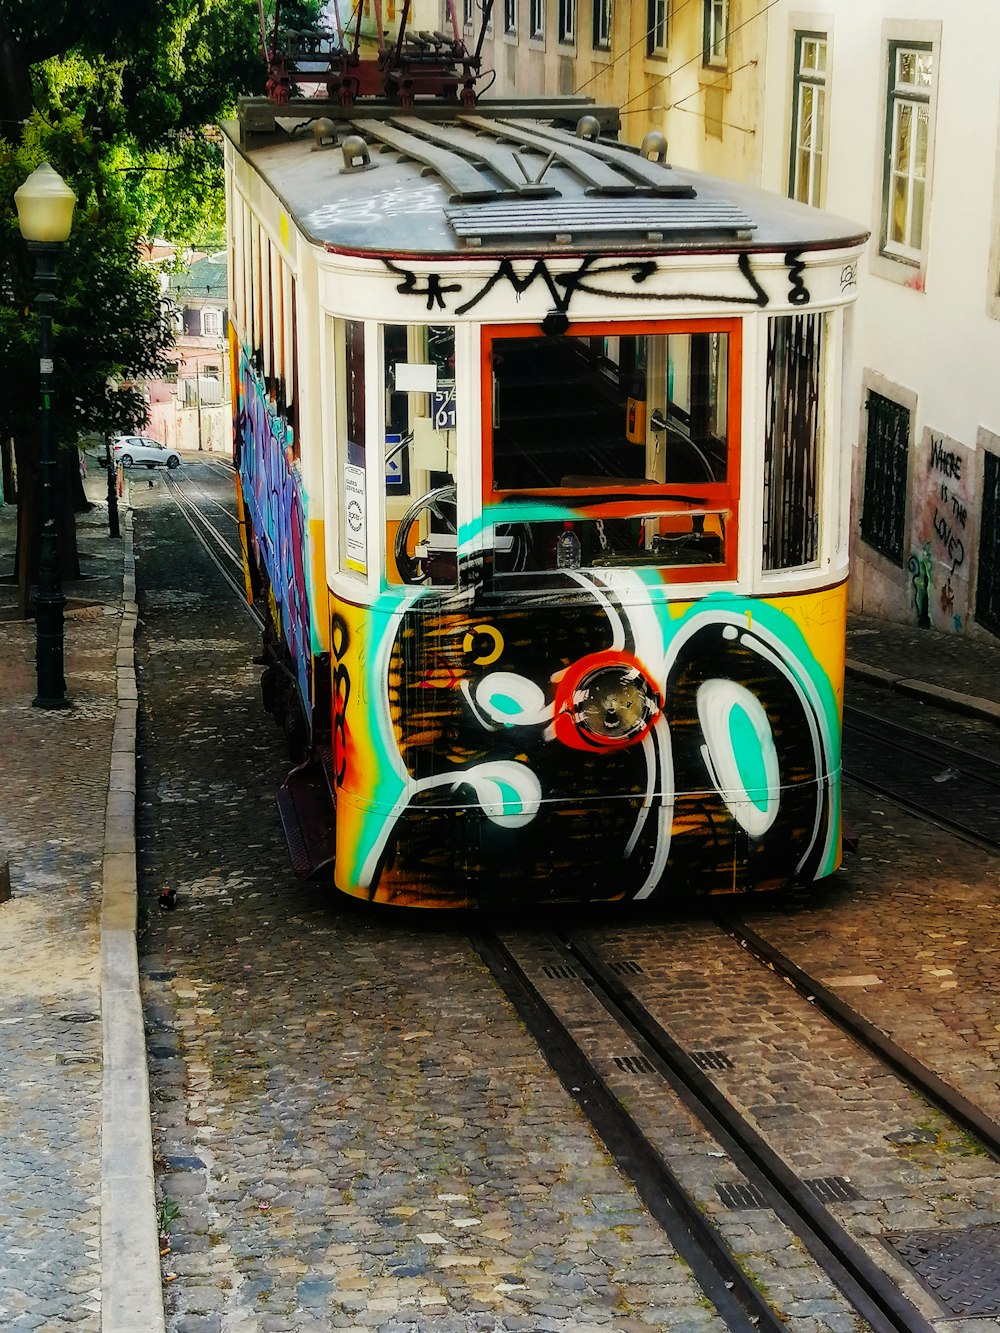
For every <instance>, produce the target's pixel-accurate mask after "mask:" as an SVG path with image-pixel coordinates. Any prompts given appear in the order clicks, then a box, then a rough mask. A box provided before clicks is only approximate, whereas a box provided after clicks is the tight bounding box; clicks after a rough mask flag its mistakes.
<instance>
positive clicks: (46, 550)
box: [14, 162, 76, 708]
mask: <svg viewBox="0 0 1000 1333" xmlns="http://www.w3.org/2000/svg"><path fill="white" fill-rule="evenodd" d="M14 202H15V204H16V205H17V219H18V222H19V224H20V227H21V235H22V236H23V237H24V239H25V240H26V241H27V242H28V249H29V250H30V251H31V253H32V254H33V255H34V256H35V286H36V287H37V288H38V295H37V306H38V356H39V360H38V382H39V389H40V391H41V406H40V410H39V415H38V446H39V447H38V456H39V467H38V471H39V477H40V480H41V506H40V509H41V523H42V532H41V544H40V547H39V557H38V590H37V592H36V593H35V668H36V675H37V681H38V693H37V695H36V696H35V698H34V699H32V701H31V702H32V704H33V705H34V707H35V708H68V707H69V700H68V699H67V698H66V676H65V674H64V671H63V608H64V607H65V605H66V598H65V597H64V596H63V591H62V585H61V583H60V580H59V545H58V537H57V533H56V452H55V445H54V443H53V439H52V422H51V411H52V369H53V367H52V307H53V306H54V305H55V301H56V298H55V295H54V292H55V285H56V256H57V255H58V254H59V250H60V247H61V246H62V245H63V244H64V242H65V241H66V240H67V239H68V237H69V233H70V228H71V227H72V225H73V206H74V204H75V203H76V195H75V194H74V193H73V191H72V190H71V189H70V188H69V186H68V185H67V184H66V182H65V181H64V180H63V178H62V177H61V176H60V175H59V173H58V172H57V171H55V170H54V169H53V168H52V167H51V166H49V164H48V162H43V163H42V164H41V166H39V167H36V168H35V170H34V171H33V172H32V173H31V175H30V176H29V177H28V179H27V180H26V181H25V182H24V184H23V185H22V186H21V188H20V189H19V190H15V192H14Z"/></svg>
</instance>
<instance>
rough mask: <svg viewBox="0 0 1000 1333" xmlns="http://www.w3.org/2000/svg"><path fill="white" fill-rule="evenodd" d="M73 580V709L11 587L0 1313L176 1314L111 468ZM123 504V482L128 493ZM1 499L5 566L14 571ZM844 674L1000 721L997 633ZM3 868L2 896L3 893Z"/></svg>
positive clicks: (122, 543)
mask: <svg viewBox="0 0 1000 1333" xmlns="http://www.w3.org/2000/svg"><path fill="white" fill-rule="evenodd" d="M87 488H88V494H89V495H90V496H91V498H92V500H94V501H95V502H96V503H95V507H94V508H93V510H92V511H91V512H90V513H89V514H86V515H81V516H79V518H78V533H79V544H80V550H81V560H82V566H83V572H84V575H85V577H84V578H82V579H81V580H79V581H76V582H74V583H72V584H68V585H66V586H65V587H64V592H65V593H66V596H67V606H66V619H65V664H66V679H67V693H68V697H69V698H70V700H71V707H69V708H67V709H66V710H62V711H52V712H48V711H43V710H40V709H35V708H33V707H32V706H31V699H32V697H33V695H34V693H35V669H34V650H35V627H34V622H33V621H18V620H16V619H15V618H14V616H13V613H14V607H15V601H16V589H15V588H14V587H13V586H12V585H11V584H10V583H9V582H7V583H2V584H0V753H2V756H3V759H2V764H3V768H2V771H3V781H2V783H0V867H2V865H3V861H4V859H5V858H6V859H8V860H9V869H10V888H11V895H10V897H9V899H8V900H7V901H4V902H2V903H0V967H2V970H3V986H2V990H0V1112H2V1122H3V1125H4V1129H5V1135H4V1138H5V1145H4V1151H3V1153H2V1154H0V1327H3V1328H4V1329H5V1330H10V1331H11V1333H21V1331H22V1330H36V1329H44V1330H45V1333H63V1331H64V1330H65V1331H67V1333H68V1330H70V1329H72V1330H75V1331H76V1333H157V1330H162V1329H163V1326H164V1320H163V1304H162V1294H161V1283H160V1264H159V1251H158V1241H157V1225H156V1205H155V1198H154V1191H153V1171H152V1152H151V1145H150V1116H149V1103H148V1082H147V1072H146V1052H145V1038H144V1029H143V1016H142V1011H141V1006H140V1001H139V990H138V976H137V967H136V949H135V933H136V893H135V724H136V708H137V696H136V678H135V669H134V659H133V651H132V650H133V637H134V633H135V625H136V605H135V579H134V564H133V557H132V541H131V524H130V516H129V515H128V514H127V510H126V504H125V502H123V504H122V515H123V518H122V537H121V538H120V539H112V538H110V537H109V536H108V526H107V518H108V516H107V506H106V482H105V477H104V473H103V472H102V471H100V469H94V472H93V475H92V476H91V477H90V478H88V481H87ZM126 500H127V497H126ZM14 520H15V512H14V509H13V507H12V506H9V505H8V506H0V574H9V572H10V571H11V569H12V568H13V551H14ZM847 654H848V669H849V673H852V674H854V675H855V676H858V677H859V678H863V679H867V680H870V681H874V682H876V683H880V684H883V685H887V686H890V687H891V688H894V689H896V690H899V691H902V692H904V693H909V694H912V695H915V696H916V697H921V698H924V699H925V700H926V701H927V702H930V703H936V704H938V705H939V706H945V707H954V708H957V709H959V710H961V711H964V712H966V713H971V714H973V715H975V716H981V717H985V718H989V719H990V720H992V721H994V722H1000V644H997V645H993V644H990V643H980V642H974V641H970V640H968V639H964V638H957V637H956V638H952V637H946V636H944V635H940V634H936V633H934V632H932V631H922V630H917V629H913V628H910V627H908V626H897V625H887V624H884V623H883V622H881V621H874V620H870V619H865V618H852V621H851V625H850V629H849V634H848V648H847ZM3 883H4V879H3V876H0V896H2V893H3V888H2V886H3Z"/></svg>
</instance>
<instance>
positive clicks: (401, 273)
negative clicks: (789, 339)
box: [382, 250, 810, 315]
mask: <svg viewBox="0 0 1000 1333" xmlns="http://www.w3.org/2000/svg"><path fill="white" fill-rule="evenodd" d="M798 255H799V252H798V251H796V250H792V251H789V252H788V254H787V255H786V256H785V263H786V264H787V266H788V276H789V280H790V283H791V288H790V292H789V301H790V302H791V304H792V305H805V304H807V303H808V301H809V299H810V296H809V290H808V288H807V287H806V285H805V283H804V282H803V280H802V272H803V270H804V269H805V264H804V263H803V262H802V261H801V260H800V259H799V258H798ZM382 262H383V263H384V264H385V266H386V268H387V269H388V270H389V272H390V273H393V274H395V275H396V276H397V277H398V278H400V279H401V281H400V283H399V284H398V286H397V288H396V290H397V291H398V292H399V293H400V295H402V296H420V297H423V298H424V299H425V300H426V302H427V309H428V310H432V309H434V308H435V307H436V308H437V309H439V310H444V309H446V308H447V302H446V300H445V297H446V296H447V295H449V294H450V293H456V292H461V291H462V284H461V283H446V282H445V281H444V280H443V278H442V276H441V274H439V273H428V274H426V275H425V276H424V277H421V276H419V275H418V274H416V273H414V272H412V271H411V270H409V269H406V268H404V267H402V265H400V264H396V263H393V262H392V261H391V260H388V259H383V261H382ZM736 267H737V268H738V270H739V272H740V274H741V276H742V277H743V279H744V280H745V282H746V284H747V287H748V288H749V292H746V293H738V292H737V293H733V294H732V295H725V294H720V293H718V292H699V291H690V292H666V293H665V292H662V291H642V290H636V289H637V288H642V287H644V286H645V285H646V284H647V283H648V282H649V280H650V279H651V278H652V277H653V276H654V275H656V274H657V273H659V272H662V271H663V270H661V268H660V266H659V265H658V264H657V263H656V261H655V260H651V259H635V260H625V261H622V262H607V261H604V262H602V260H601V258H600V256H599V255H587V256H585V257H584V258H583V259H582V260H581V261H580V263H579V265H578V267H577V268H576V269H575V270H574V271H572V272H569V273H558V272H556V273H553V271H552V270H551V269H550V268H549V265H548V263H547V261H546V260H544V259H538V260H536V261H535V263H534V264H533V265H532V267H531V268H530V269H529V270H528V272H527V273H523V274H522V273H518V271H517V269H516V268H515V267H514V262H513V260H511V259H508V258H506V257H505V258H503V259H501V260H499V262H498V263H497V266H496V268H495V269H494V271H493V272H492V273H491V274H490V275H489V277H487V278H486V279H485V281H483V283H482V284H481V285H480V286H479V287H478V288H477V289H476V290H475V291H474V292H473V293H472V295H471V296H469V297H468V298H467V299H466V300H464V301H462V302H461V304H460V305H456V306H455V314H456V315H465V314H467V313H468V312H469V311H470V310H473V309H475V307H476V306H477V305H479V304H480V302H482V301H484V300H485V299H486V297H487V296H488V295H489V294H490V292H492V291H493V289H494V288H495V287H497V286H499V285H500V284H501V283H506V284H507V285H508V286H509V287H510V288H511V289H512V290H513V292H514V295H515V297H520V296H523V295H524V293H525V292H526V291H528V290H529V288H531V287H533V286H535V284H536V283H537V284H540V285H541V286H543V287H544V288H545V290H546V291H547V292H548V294H549V296H550V297H551V299H552V303H553V306H554V309H555V310H556V311H557V312H559V313H560V314H566V313H568V311H569V308H570V305H571V303H572V301H573V298H574V296H576V295H577V294H578V293H585V294H586V295H588V296H604V297H608V298H610V299H613V300H635V299H638V300H642V301H658V302H661V303H668V302H670V301H707V302H721V303H724V304H726V305H755V306H758V307H760V308H761V309H763V307H765V306H767V305H769V304H770V297H769V296H768V294H767V292H766V291H765V290H764V288H763V287H762V286H761V284H760V282H759V281H758V280H757V276H756V274H755V273H754V269H753V264H752V262H751V259H750V256H749V255H747V254H740V255H738V256H737V259H736ZM621 277H624V278H626V279H627V280H628V287H619V286H610V287H609V286H608V285H607V283H606V281H605V280H606V279H608V278H621Z"/></svg>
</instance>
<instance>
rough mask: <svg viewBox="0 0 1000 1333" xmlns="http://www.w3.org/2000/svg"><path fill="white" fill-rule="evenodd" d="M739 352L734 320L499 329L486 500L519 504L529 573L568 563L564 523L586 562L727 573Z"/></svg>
mask: <svg viewBox="0 0 1000 1333" xmlns="http://www.w3.org/2000/svg"><path fill="white" fill-rule="evenodd" d="M738 353H739V325H738V322H737V321H733V320H729V321H724V322H720V323H718V324H714V325H709V324H707V323H705V322H691V323H685V324H682V325H669V326H668V325H660V326H649V325H645V326H638V327H634V328H629V329H626V330H621V329H615V330H614V331H613V332H612V331H610V330H609V328H608V326H603V327H601V328H595V327H592V326H591V327H584V328H580V329H573V330H571V331H570V332H569V333H567V334H565V335H563V336H541V335H539V333H538V330H537V326H535V327H533V328H532V329H530V330H527V329H526V330H524V331H522V330H521V329H517V330H506V329H497V330H494V331H492V336H488V361H489V364H490V367H491V377H490V383H489V393H490V400H489V404H488V411H489V421H490V430H489V431H488V432H487V440H486V445H485V455H486V456H485V459H484V469H485V475H484V491H485V494H484V502H485V504H486V505H487V506H488V507H489V508H490V509H491V510H493V507H494V506H498V507H499V509H500V510H501V511H502V510H504V509H506V510H507V511H508V512H510V513H511V515H512V518H513V515H514V513H515V511H517V521H518V525H519V526H518V531H519V532H521V533H522V534H524V535H523V541H522V545H523V546H524V547H525V549H526V551H527V554H526V556H525V559H524V562H523V571H524V572H531V571H532V570H537V569H546V568H552V567H554V566H555V565H556V564H557V563H558V554H557V543H558V541H559V538H560V534H561V532H563V531H564V530H565V528H566V526H567V524H571V525H572V528H573V530H574V532H575V534H576V537H577V539H578V541H579V544H580V552H579V563H581V564H583V565H590V566H601V565H630V564H655V565H661V566H665V567H672V568H674V569H675V570H676V571H677V576H678V577H695V578H699V579H702V578H709V579H711V578H716V579H717V578H720V577H723V576H725V575H726V574H727V573H728V572H729V570H730V568H731V565H732V561H733V560H734V558H735V556H734V551H735V517H736V494H735V491H736V481H737V478H738V467H737V465H736V458H735V455H736V446H737V438H738V416H737V406H738V399H739V394H738V392H735V391H733V389H732V387H731V386H733V385H738V382H739V380H738V362H739V355H738ZM484 406H486V404H485V403H484ZM546 506H547V507H548V511H547V510H546ZM493 512H496V511H495V510H493ZM549 513H551V517H549V516H548V514H549ZM496 520H497V521H496V531H498V532H501V531H504V530H510V524H504V523H502V522H501V520H500V514H499V513H497V515H496ZM499 563H500V560H499V552H498V564H499ZM685 567H695V568H693V569H692V570H691V572H690V573H685V572H684V570H685Z"/></svg>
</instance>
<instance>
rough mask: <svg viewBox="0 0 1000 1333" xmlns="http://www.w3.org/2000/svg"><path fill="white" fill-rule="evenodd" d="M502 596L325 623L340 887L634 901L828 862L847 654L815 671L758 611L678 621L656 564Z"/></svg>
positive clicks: (414, 897) (400, 602)
mask: <svg viewBox="0 0 1000 1333" xmlns="http://www.w3.org/2000/svg"><path fill="white" fill-rule="evenodd" d="M498 582H499V583H500V584H502V582H503V580H502V579H501V580H499V581H498ZM499 591H500V594H501V595H500V596H499V597H498V599H497V601H496V603H495V605H493V606H492V608H488V607H487V605H486V604H482V603H480V605H479V606H478V607H472V606H471V604H470V603H469V602H468V601H465V602H464V604H463V601H462V598H461V595H459V594H455V593H445V592H443V591H441V590H428V589H425V588H409V589H406V590H404V591H399V590H394V591H393V592H391V593H388V594H386V595H385V596H384V597H383V599H382V603H376V605H375V606H374V607H373V608H369V609H368V610H362V609H361V608H353V607H347V606H343V607H341V609H340V610H339V612H338V623H337V632H336V634H335V639H334V647H335V654H336V658H337V663H336V670H337V678H338V688H337V690H336V692H335V710H336V718H335V724H334V735H335V761H334V769H335V773H336V775H337V781H338V784H339V790H338V801H337V819H338V827H337V846H338V851H337V868H336V877H337V883H338V885H339V886H340V887H341V888H343V889H346V890H347V891H348V892H353V893H360V894H363V895H367V896H370V897H373V898H377V899H380V900H386V901H394V902H410V901H421V902H424V903H425V904H430V905H441V906H443V905H459V904H461V903H464V902H465V901H467V900H468V898H469V897H470V896H471V898H472V899H474V900H477V901H480V902H489V901H491V900H492V901H502V902H505V903H513V902H531V903H539V902H545V901H558V900H559V899H563V898H583V899H591V900H601V899H612V898H619V897H624V898H632V899H647V898H656V897H662V896H664V895H667V896H669V895H671V894H676V893H679V892H685V891H688V892H690V891H696V892H706V893H713V892H730V891H733V890H740V889H750V888H755V887H756V888H762V887H777V886H779V885H781V884H785V883H788V882H790V881H791V880H793V879H795V878H802V879H804V880H809V879H813V878H818V877H820V876H822V875H825V874H829V873H830V872H831V871H832V870H833V869H835V868H836V866H837V864H838V863H839V854H840V847H839V837H840V819H839V812H840V740H839V736H840V730H839V711H838V703H837V693H836V689H835V688H834V686H833V684H831V677H834V678H835V677H836V673H837V671H838V670H839V671H842V668H843V662H842V649H841V658H840V661H839V663H837V662H834V663H829V662H828V663H826V664H824V663H823V662H821V660H820V659H819V658H818V657H817V655H816V653H815V652H814V651H813V648H812V647H811V646H810V643H809V642H808V640H807V638H806V636H805V635H804V634H803V632H802V630H801V629H800V628H799V626H798V625H797V624H796V622H795V620H794V619H793V618H792V617H791V616H789V615H788V614H786V613H785V612H784V611H781V610H779V609H778V608H777V607H775V606H772V605H769V604H767V603H763V602H760V601H758V600H754V599H748V598H741V597H737V596H734V595H730V594H717V595H714V596H710V597H708V598H705V599H702V600H701V601H699V602H697V603H695V604H692V605H689V606H686V607H679V606H678V605H677V604H675V603H671V602H670V600H669V597H668V593H667V588H666V585H665V584H663V583H662V581H661V580H660V578H659V575H658V573H657V572H656V571H650V570H630V571H625V570H618V571H611V570H607V571H600V572H598V571H594V570H588V571H581V570H575V571H552V572H551V574H550V576H549V582H548V587H547V588H546V587H535V588H533V590H532V592H531V593H530V594H528V595H524V594H523V593H522V594H521V595H519V596H518V597H517V598H514V597H504V596H503V595H502V588H500V589H499ZM816 596H822V597H825V598H826V599H827V600H829V598H830V596H831V594H829V593H825V594H817V595H816ZM833 596H834V598H835V599H837V598H839V599H840V601H839V603H838V606H839V610H838V615H842V612H843V604H842V603H843V597H842V590H839V591H838V592H836V593H834V594H833ZM835 618H836V617H835ZM821 656H822V654H821ZM362 701H364V702H362Z"/></svg>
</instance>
